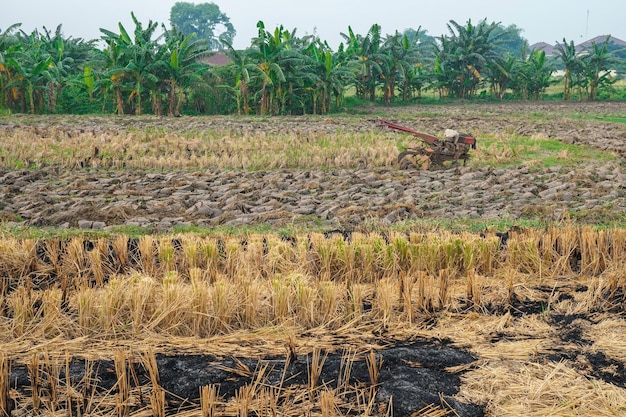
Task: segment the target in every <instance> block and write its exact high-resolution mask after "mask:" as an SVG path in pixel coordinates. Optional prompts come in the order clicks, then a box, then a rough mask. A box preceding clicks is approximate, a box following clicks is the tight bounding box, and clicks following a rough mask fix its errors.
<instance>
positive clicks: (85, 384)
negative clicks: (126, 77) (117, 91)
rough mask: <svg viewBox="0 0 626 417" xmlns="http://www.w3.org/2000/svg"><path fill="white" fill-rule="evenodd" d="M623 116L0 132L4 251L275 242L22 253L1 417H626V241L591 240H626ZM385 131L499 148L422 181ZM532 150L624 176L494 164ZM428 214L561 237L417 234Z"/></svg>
mask: <svg viewBox="0 0 626 417" xmlns="http://www.w3.org/2000/svg"><path fill="white" fill-rule="evenodd" d="M625 116H626V104H622V103H599V104H595V103H594V104H579V103H574V104H561V103H558V104H551V103H550V104H536V103H532V104H531V103H529V104H507V105H467V106H465V105H463V106H461V105H458V106H445V107H444V106H441V107H440V106H424V107H415V108H411V109H407V108H394V109H384V110H381V109H363V110H362V112H360V113H359V114H354V115H343V116H337V117H327V118H313V117H305V118H236V117H199V118H193V117H182V118H179V119H166V118H165V119H162V118H151V117H145V118H143V117H142V118H133V117H124V118H116V117H61V116H59V117H30V116H15V117H6V118H0V144H2V148H3V150H2V151H0V216H1V217H0V220H2V221H3V222H4V223H3V227H4V229H3V230H7V231H8V230H11V231H12V232H11V233H15V232H14V230H15V229H16V228H17V230H19V229H20V228H21V227H23V226H54V227H58V228H61V229H66V228H81V229H90V230H92V229H101V230H102V231H107V230H110V229H111V227H112V226H126V227H131V226H132V227H134V226H139V227H144V228H146V230H149V231H154V232H171V231H172V230H176V228H177V227H179V228H180V227H187V228H191V227H194V226H195V227H199V228H205V227H206V228H211V227H215V226H230V227H232V228H234V229H236V228H238V227H242V226H255V227H257V228H261V227H265V229H262V230H267V233H259V232H254V233H251V234H248V235H245V236H243V237H242V236H241V235H236V236H214V235H211V236H209V237H200V236H195V235H191V234H189V233H187V234H163V235H156V234H155V235H153V237H144V238H141V239H137V238H129V237H127V236H125V235H116V234H115V233H114V234H113V235H112V236H107V237H96V238H92V237H84V238H83V237H77V238H61V237H54V238H48V239H25V238H13V237H10V236H11V235H10V234H8V233H7V235H6V236H4V235H3V236H2V239H0V277H2V279H3V286H2V289H1V290H2V291H1V294H0V295H1V299H0V307H1V309H2V315H1V317H0V334H2V335H3V336H0V342H1V344H0V376H1V378H0V416H2V415H3V414H2V410H5V411H6V413H9V411H8V410H11V411H10V412H11V413H12V414H11V415H16V416H26V415H32V414H36V413H37V414H40V415H72V416H74V415H77V416H78V415H118V416H126V415H136V416H148V415H157V416H158V415H177V416H217V415H233V416H248V415H250V416H252V415H268V416H269V415H290V416H291V415H294V416H295V415H298V416H299V415H313V416H339V415H341V416H344V415H345V416H347V415H375V416H383V415H395V416H430V417H434V416H455V415H458V416H483V415H486V416H518V415H529V416H552V415H554V416H561V415H567V416H570V415H576V416H583V415H584V416H605V415H606V416H609V415H622V414H624V413H626V369H625V366H626V353H625V352H626V320H625V314H624V312H625V310H624V307H623V305H624V301H626V300H624V294H625V292H624V290H625V289H626V274H625V273H624V270H626V232H625V231H624V230H623V229H608V230H604V229H601V230H599V229H597V228H595V227H587V226H586V225H585V224H589V225H591V226H601V225H605V224H606V223H607V222H613V221H617V222H622V223H623V221H624V213H626V159H625V158H626V151H625V149H626V125H624V124H620V123H615V122H611V121H609V120H608V118H609V117H613V118H621V119H624V117H625ZM376 117H384V118H388V119H392V120H396V121H399V122H401V123H403V124H406V125H410V126H413V127H415V128H418V129H420V130H424V131H429V132H431V133H438V132H443V130H444V129H445V128H448V127H455V128H458V129H461V130H464V131H468V132H471V133H472V134H474V135H475V136H476V137H477V138H478V140H479V142H478V144H479V147H480V145H481V138H488V140H489V141H492V142H493V143H494V145H493V147H491V148H489V150H485V149H483V150H480V148H479V150H480V152H479V150H477V153H476V154H474V155H473V157H472V159H471V160H470V163H469V164H468V165H467V166H457V167H452V168H448V169H442V170H419V169H411V170H399V169H398V167H397V166H396V165H395V164H394V160H395V157H396V155H397V153H398V141H399V140H404V139H398V136H397V135H394V134H392V133H389V132H377V131H376V130H375V129H376V123H375V118H376ZM206 132H209V133H210V134H211V135H213V133H211V132H215V134H214V135H213V136H210V137H207V136H203V135H204V134H205V133H206ZM372 132H374V133H375V134H374V135H373V134H372ZM368 135H369V136H368ZM334 137H339V138H340V140H339V139H338V140H337V142H333V140H334V139H333V138H334ZM526 137H527V138H535V139H537V140H540V141H541V140H549V139H556V140H558V141H561V142H564V143H566V144H568V145H574V146H576V147H585V148H584V149H587V150H588V151H585V152H588V153H589V154H591V153H592V152H596V151H597V152H600V154H602V155H605V154H606V155H608V156H607V159H598V160H594V159H593V158H591V159H589V160H585V161H586V163H585V165H582V166H581V165H580V164H569V163H568V158H570V156H571V155H573V152H574V151H573V150H572V149H571V148H568V150H566V151H563V150H560V151H559V155H558V156H557V158H556V160H557V162H560V163H556V164H550V165H549V166H545V167H543V166H539V165H538V164H539V163H538V162H536V161H525V162H524V163H519V164H517V163H515V164H512V165H511V164H507V161H514V160H515V157H516V155H515V150H514V148H512V147H508V148H507V147H506V146H505V147H504V148H499V147H497V146H496V145H498V144H503V143H506V142H507V141H515V140H521V139H519V138H526ZM246 138H248V139H246ZM276 138H278V139H276ZM363 138H364V139H363ZM275 140H276V141H275ZM285 141H286V143H287V145H284V142H285ZM281 143H283V145H280V144H281ZM367 143H370V144H371V146H365V145H364V144H367ZM307 144H311V149H312V150H310V151H307V152H310V153H300V154H298V153H296V152H295V151H294V149H298V146H301V147H302V148H303V149H307V148H306V146H308V145H307ZM281 146H283V147H282V148H281ZM533 146H534V145H533ZM502 149H504V150H502ZM505 151H506V152H505ZM303 152H304V151H303ZM264 154H269V155H270V156H271V155H274V156H276V158H275V159H272V158H271V157H267V158H266V159H262V158H263V155H264ZM487 158H492V159H493V158H495V160H496V161H498V160H499V161H500V162H502V163H501V165H499V166H497V167H496V168H493V167H490V166H487V165H486V164H485V163H484V161H481V159H487ZM498 158H500V159H498ZM603 158H604V157H603ZM492 159H490V160H492ZM263 163H265V164H266V165H267V168H266V169H263V168H262V165H263ZM16 166H17V167H19V168H17V167H16ZM242 168H245V169H242ZM423 219H426V220H432V221H433V223H435V222H436V221H437V220H438V219H445V220H455V221H459V222H463V221H465V220H467V221H477V220H482V221H498V220H501V221H507V222H509V223H513V224H514V223H515V222H516V221H519V222H522V221H524V220H528V219H534V220H541V221H545V222H546V224H550V225H552V227H546V228H544V229H526V228H517V227H513V228H512V229H510V230H499V231H497V232H499V233H498V234H497V235H496V234H495V233H493V232H494V231H487V230H486V231H484V232H483V234H482V235H479V234H470V233H464V234H458V235H457V234H453V233H448V232H445V231H441V230H432V231H426V230H423V227H424V226H423V224H421V225H420V229H419V230H411V229H410V224H411V223H410V221H412V220H423ZM400 224H403V225H405V226H404V228H402V229H401V230H402V232H398V231H396V230H398V229H394V227H397V226H399V225H400ZM286 227H292V228H294V229H298V228H300V229H306V228H307V227H310V228H314V229H315V231H316V232H315V233H313V232H308V233H307V232H302V233H297V232H294V234H291V235H285V234H284V233H282V232H281V234H278V233H276V231H277V230H279V229H280V230H284V228H286ZM259 230H261V229H259ZM324 232H326V233H324ZM504 232H507V233H506V234H505V233H504ZM3 233H4V232H3ZM58 233H59V234H60V231H59V232H58Z"/></svg>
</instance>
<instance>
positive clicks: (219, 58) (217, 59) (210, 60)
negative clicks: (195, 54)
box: [200, 52, 233, 67]
mask: <svg viewBox="0 0 626 417" xmlns="http://www.w3.org/2000/svg"><path fill="white" fill-rule="evenodd" d="M200 61H202V62H206V63H207V64H209V65H213V66H215V67H221V66H223V65H226V64H230V63H231V62H232V61H233V60H232V59H230V58H229V57H228V56H227V55H226V54H225V53H223V52H215V53H214V54H212V55H209V56H207V57H204V58H201V59H200Z"/></svg>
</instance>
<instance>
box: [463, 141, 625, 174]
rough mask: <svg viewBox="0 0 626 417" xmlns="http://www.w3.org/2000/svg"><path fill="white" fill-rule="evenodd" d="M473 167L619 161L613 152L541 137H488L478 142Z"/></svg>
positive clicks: (578, 164)
mask: <svg viewBox="0 0 626 417" xmlns="http://www.w3.org/2000/svg"><path fill="white" fill-rule="evenodd" d="M479 144H480V147H479V148H478V149H477V150H476V152H475V153H474V158H473V160H472V162H471V163H472V165H474V166H488V167H492V168H508V167H517V166H520V165H526V166H528V167H529V168H533V169H544V168H551V167H555V166H559V167H563V168H570V167H576V166H580V165H581V164H582V165H586V164H595V163H608V162H614V161H617V160H618V157H617V156H616V155H614V154H612V153H609V152H605V151H602V150H600V149H598V148H593V147H590V146H585V145H580V144H576V145H573V144H567V143H564V142H562V141H559V140H556V139H550V138H546V137H544V136H542V135H533V136H530V137H529V136H519V135H515V136H505V135H504V134H496V135H485V136H484V137H482V138H481V140H480V141H479Z"/></svg>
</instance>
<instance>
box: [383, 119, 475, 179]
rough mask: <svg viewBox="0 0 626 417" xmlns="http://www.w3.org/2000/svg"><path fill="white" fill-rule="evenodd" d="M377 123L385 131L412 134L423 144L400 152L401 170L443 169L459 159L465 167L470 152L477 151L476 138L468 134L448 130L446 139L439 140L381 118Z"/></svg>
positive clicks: (399, 162)
mask: <svg viewBox="0 0 626 417" xmlns="http://www.w3.org/2000/svg"><path fill="white" fill-rule="evenodd" d="M377 122H378V125H379V126H380V127H381V128H383V129H391V130H395V131H399V132H404V133H410V134H411V135H413V136H416V137H418V138H419V139H421V141H422V142H423V145H421V146H416V147H410V148H407V149H405V150H404V151H402V152H400V154H399V155H398V165H399V166H400V168H411V167H424V166H426V167H439V168H443V167H445V165H444V163H445V162H446V161H452V165H456V164H457V163H458V161H459V159H462V160H463V165H465V162H466V161H467V160H468V159H469V150H470V149H476V138H475V137H473V136H472V135H469V134H467V133H461V132H458V131H456V130H452V129H446V131H445V138H444V139H439V138H438V137H437V136H434V135H430V134H428V133H423V132H418V131H417V130H413V129H411V128H409V127H404V126H400V125H398V124H396V123H393V122H390V121H388V120H384V119H380V118H379V119H377ZM424 145H426V146H424Z"/></svg>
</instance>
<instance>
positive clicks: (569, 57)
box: [555, 38, 583, 100]
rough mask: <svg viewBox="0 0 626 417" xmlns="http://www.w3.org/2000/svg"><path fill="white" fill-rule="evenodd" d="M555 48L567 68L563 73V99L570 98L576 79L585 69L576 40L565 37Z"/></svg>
mask: <svg viewBox="0 0 626 417" xmlns="http://www.w3.org/2000/svg"><path fill="white" fill-rule="evenodd" d="M555 49H556V51H557V57H558V58H559V59H560V60H561V62H562V64H563V66H564V69H565V73H564V75H563V100H569V99H570V98H571V97H572V87H573V85H574V81H575V80H576V79H578V78H579V75H580V74H581V72H582V70H583V63H582V61H581V59H580V57H579V56H578V51H576V46H574V41H570V42H569V43H568V42H567V41H566V40H565V38H563V43H557V45H556V48H555Z"/></svg>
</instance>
